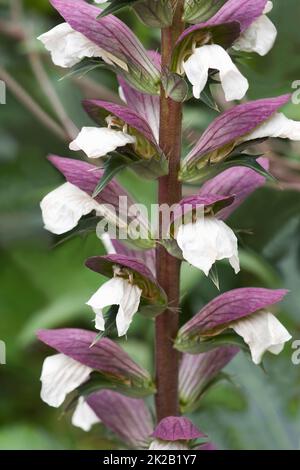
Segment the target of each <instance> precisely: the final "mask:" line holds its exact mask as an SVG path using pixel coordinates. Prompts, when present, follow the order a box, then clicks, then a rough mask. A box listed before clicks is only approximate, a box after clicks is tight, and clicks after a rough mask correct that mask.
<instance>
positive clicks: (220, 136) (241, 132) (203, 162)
mask: <svg viewBox="0 0 300 470" xmlns="http://www.w3.org/2000/svg"><path fill="white" fill-rule="evenodd" d="M289 100H290V95H283V96H279V97H277V98H268V99H262V100H256V101H250V102H248V103H246V104H241V105H238V106H235V107H234V108H232V109H230V110H228V111H225V112H224V113H223V114H221V115H220V116H218V117H217V118H216V119H215V120H214V121H213V122H212V123H211V124H210V126H209V127H208V128H207V129H206V131H205V132H204V133H203V134H202V136H201V137H200V139H199V140H198V142H197V143H196V145H195V146H194V148H193V149H192V150H191V151H190V152H189V154H188V155H187V156H186V157H185V158H184V159H183V161H182V165H181V172H180V177H181V178H182V179H184V180H185V181H194V180H195V181H196V180H197V179H198V178H199V173H200V171H199V170H201V169H203V168H204V167H206V166H207V165H208V163H209V164H211V165H212V164H217V163H221V162H223V161H224V160H226V159H227V158H228V157H229V155H230V154H231V153H232V152H233V151H234V150H235V149H236V148H238V146H239V145H241V144H245V143H247V142H249V147H250V146H251V145H252V143H256V141H257V139H262V138H268V137H280V138H289V139H292V140H300V131H299V129H300V125H299V122H297V121H293V120H291V119H288V118H286V117H285V116H284V115H283V114H280V113H277V111H278V109H279V108H280V107H282V106H283V105H285V104H286V103H287V102H288V101H289ZM241 156H242V154H241Z"/></svg>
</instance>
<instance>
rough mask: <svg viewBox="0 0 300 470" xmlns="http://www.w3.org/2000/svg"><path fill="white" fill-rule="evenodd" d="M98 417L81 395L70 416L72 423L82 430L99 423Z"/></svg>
mask: <svg viewBox="0 0 300 470" xmlns="http://www.w3.org/2000/svg"><path fill="white" fill-rule="evenodd" d="M100 422H101V421H100V419H99V418H98V416H97V415H96V414H95V413H94V411H93V410H92V408H91V407H90V406H89V405H88V404H87V402H86V401H85V399H84V398H83V397H79V399H78V403H77V406H76V409H75V411H74V413H73V416H72V424H73V426H76V427H78V428H81V429H83V431H86V432H88V431H90V430H91V428H92V426H93V425H94V424H97V423H100Z"/></svg>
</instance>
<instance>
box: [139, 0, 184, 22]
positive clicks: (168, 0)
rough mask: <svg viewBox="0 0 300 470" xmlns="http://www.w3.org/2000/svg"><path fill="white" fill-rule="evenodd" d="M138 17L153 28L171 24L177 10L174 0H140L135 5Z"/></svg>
mask: <svg viewBox="0 0 300 470" xmlns="http://www.w3.org/2000/svg"><path fill="white" fill-rule="evenodd" d="M133 10H134V11H135V13H136V15H137V16H138V18H139V19H140V20H141V21H142V23H144V24H145V25H146V26H149V27H151V28H166V27H167V26H171V24H172V21H173V16H174V11H175V1H174V0H140V1H138V2H136V4H134V5H133Z"/></svg>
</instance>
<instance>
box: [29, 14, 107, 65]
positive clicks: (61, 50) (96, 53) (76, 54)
mask: <svg viewBox="0 0 300 470" xmlns="http://www.w3.org/2000/svg"><path fill="white" fill-rule="evenodd" d="M38 39H39V40H40V41H42V43H43V44H44V45H45V47H46V49H47V50H48V51H50V52H51V57H52V60H53V62H54V64H55V65H59V66H60V67H73V65H75V64H77V63H78V62H80V61H81V59H83V58H84V57H103V56H104V55H105V53H104V51H103V50H102V49H101V48H100V47H98V46H97V45H96V44H94V43H93V42H91V41H90V40H89V39H87V38H86V37H85V36H84V35H83V34H81V33H79V32H77V31H75V30H74V29H73V28H71V26H70V25H69V24H68V23H61V24H59V25H57V26H55V27H54V28H53V29H51V30H50V31H48V32H46V33H44V34H42V35H41V36H39V37H38Z"/></svg>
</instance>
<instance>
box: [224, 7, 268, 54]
mask: <svg viewBox="0 0 300 470" xmlns="http://www.w3.org/2000/svg"><path fill="white" fill-rule="evenodd" d="M276 37H277V29H276V27H275V25H274V24H273V23H272V21H271V20H270V19H269V18H268V17H267V16H266V15H262V16H260V17H259V18H258V19H257V20H256V21H254V22H253V23H252V24H251V26H250V27H249V28H248V29H247V30H246V31H245V32H244V33H243V34H242V35H241V36H240V38H239V39H238V40H237V41H236V42H235V43H234V46H233V48H234V49H236V50H238V51H245V52H256V53H257V54H259V55H261V56H265V55H266V54H268V52H270V50H271V49H272V47H273V46H274V43H275V40H276Z"/></svg>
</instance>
